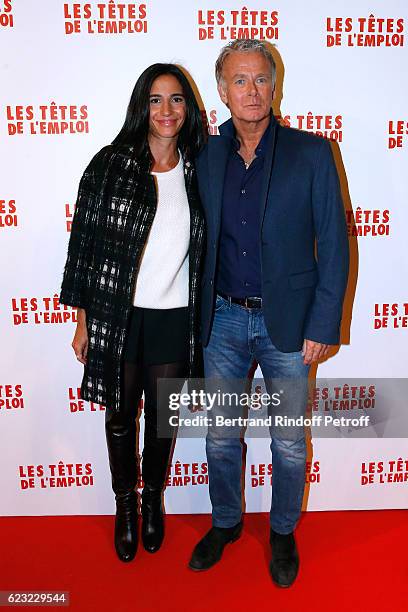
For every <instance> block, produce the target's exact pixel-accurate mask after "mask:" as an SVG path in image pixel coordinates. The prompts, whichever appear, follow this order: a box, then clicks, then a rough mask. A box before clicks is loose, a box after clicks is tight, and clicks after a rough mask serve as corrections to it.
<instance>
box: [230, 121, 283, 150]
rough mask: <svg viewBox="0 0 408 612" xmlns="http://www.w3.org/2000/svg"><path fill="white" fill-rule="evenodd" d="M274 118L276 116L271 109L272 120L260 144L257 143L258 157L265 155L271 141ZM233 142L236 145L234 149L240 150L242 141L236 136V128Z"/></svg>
mask: <svg viewBox="0 0 408 612" xmlns="http://www.w3.org/2000/svg"><path fill="white" fill-rule="evenodd" d="M274 119H275V118H274V117H273V114H272V111H271V113H270V121H269V123H268V127H267V128H266V130H265V131H264V133H263V134H262V136H261V140H260V141H259V143H258V145H257V147H256V149H255V155H256V156H257V157H259V156H260V155H263V154H264V152H265V149H266V147H267V144H268V141H269V137H270V134H271V132H272V127H273V125H274ZM232 144H233V147H234V151H239V148H240V146H241V145H240V142H239V140H238V138H237V136H236V131H235V128H234V131H233V136H232Z"/></svg>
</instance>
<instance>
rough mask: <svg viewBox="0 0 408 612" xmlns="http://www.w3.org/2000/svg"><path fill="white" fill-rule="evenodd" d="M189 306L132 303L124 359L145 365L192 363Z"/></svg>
mask: <svg viewBox="0 0 408 612" xmlns="http://www.w3.org/2000/svg"><path fill="white" fill-rule="evenodd" d="M188 319H189V317H188V307H186V308H168V309H162V310H160V309H153V308H139V307H137V306H132V311H131V315H130V320H129V327H128V330H127V334H126V340H125V346H124V352H123V360H124V361H129V362H131V363H141V364H144V365H159V364H163V363H175V362H188V359H189V320H188Z"/></svg>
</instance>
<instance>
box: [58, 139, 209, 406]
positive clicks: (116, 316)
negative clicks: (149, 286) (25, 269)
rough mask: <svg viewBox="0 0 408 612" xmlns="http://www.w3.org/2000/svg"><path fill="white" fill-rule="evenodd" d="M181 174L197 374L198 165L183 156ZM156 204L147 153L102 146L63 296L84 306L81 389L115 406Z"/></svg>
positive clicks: (86, 180) (86, 189)
mask: <svg viewBox="0 0 408 612" xmlns="http://www.w3.org/2000/svg"><path fill="white" fill-rule="evenodd" d="M184 177H185V185H186V191H187V197H188V202H189V206H190V250H189V277H190V278H189V317H190V347H189V356H190V364H189V365H190V368H189V375H190V377H198V376H201V375H202V374H201V363H202V362H201V348H200V346H199V300H200V298H199V291H200V273H201V262H202V250H203V245H204V218H203V213H202V209H201V205H200V200H199V196H198V188H197V181H196V174H195V168H194V165H193V163H192V162H189V161H186V160H184ZM156 206H157V194H156V188H155V181H154V177H153V176H152V175H150V174H149V160H148V159H147V158H146V159H142V160H140V159H139V160H136V159H135V158H134V156H133V147H131V146H127V145H121V146H114V145H108V146H106V147H104V148H103V149H102V150H101V151H99V153H97V154H96V155H95V157H94V158H93V159H92V160H91V162H90V164H89V165H88V167H87V168H86V170H85V172H84V174H83V176H82V179H81V181H80V184H79V191H78V198H77V202H76V208H75V214H74V218H73V222H72V229H71V236H70V240H69V246H68V255H67V260H66V264H65V270H64V275H63V281H62V287H61V294H60V302H61V303H62V304H68V305H70V306H76V307H78V308H84V309H85V311H86V320H87V329H88V340H89V345H88V356H87V363H86V366H85V368H84V376H83V380H82V385H81V396H82V398H83V399H85V400H88V401H92V402H96V403H100V404H103V405H105V406H106V407H108V408H111V409H113V410H119V409H120V405H121V401H120V399H121V398H120V393H121V385H120V380H121V356H122V352H123V347H124V342H125V338H126V333H127V327H128V322H129V315H130V312H131V306H132V296H133V290H134V284H135V281H136V276H137V269H138V265H139V262H140V256H141V254H142V252H143V248H144V246H145V243H146V240H147V237H148V234H149V231H150V228H151V226H152V223H153V219H154V216H155V212H156ZM163 265H166V262H165V261H164V262H163ZM152 282H154V279H152Z"/></svg>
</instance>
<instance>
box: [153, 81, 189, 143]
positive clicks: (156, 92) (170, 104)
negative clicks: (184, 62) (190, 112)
mask: <svg viewBox="0 0 408 612" xmlns="http://www.w3.org/2000/svg"><path fill="white" fill-rule="evenodd" d="M185 119H186V100H185V97H184V94H183V89H182V87H181V85H180V83H179V82H178V80H177V79H176V77H175V76H173V75H171V74H163V75H161V76H159V77H157V79H155V80H154V81H153V84H152V88H151V90H150V117H149V134H150V135H151V136H155V137H157V138H160V139H162V138H177V136H178V134H179V132H180V130H181V128H182V126H183V123H184V121H185Z"/></svg>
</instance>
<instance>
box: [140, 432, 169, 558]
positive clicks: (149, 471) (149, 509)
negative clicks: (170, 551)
mask: <svg viewBox="0 0 408 612" xmlns="http://www.w3.org/2000/svg"><path fill="white" fill-rule="evenodd" d="M171 447H172V440H171V439H166V438H164V439H161V438H157V434H156V432H154V435H151V436H149V435H147V436H146V435H145V442H144V449H143V463H142V474H143V483H144V487H143V492H142V518H143V523H142V541H143V546H144V548H145V549H146V550H147V551H148V552H151V553H154V552H157V551H158V550H159V548H160V546H161V545H162V542H163V538H164V521H163V505H162V494H163V488H164V483H165V478H166V474H167V467H168V463H169V457H170V451H171Z"/></svg>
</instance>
